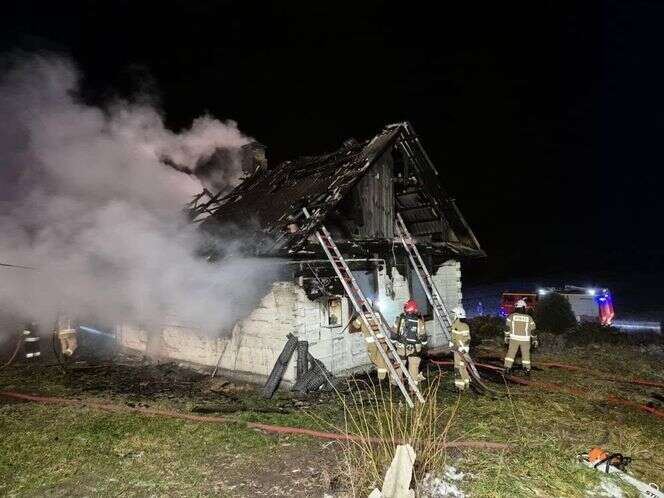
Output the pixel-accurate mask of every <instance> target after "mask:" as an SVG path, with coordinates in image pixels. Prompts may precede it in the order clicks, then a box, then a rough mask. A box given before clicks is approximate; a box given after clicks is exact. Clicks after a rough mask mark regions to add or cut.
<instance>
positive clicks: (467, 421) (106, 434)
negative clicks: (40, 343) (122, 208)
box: [0, 345, 664, 497]
mask: <svg viewBox="0 0 664 498" xmlns="http://www.w3.org/2000/svg"><path fill="white" fill-rule="evenodd" d="M482 353H484V354H485V355H499V354H501V353H502V351H500V350H493V351H482ZM544 361H551V362H558V363H570V364H574V365H578V366H582V367H588V368H594V369H595V370H596V371H597V375H593V376H588V375H585V374H584V373H582V372H569V371H565V370H557V369H544V370H541V371H535V372H534V374H533V380H537V381H542V382H548V383H558V384H562V385H566V386H569V387H573V388H576V389H580V390H581V391H583V393H584V395H583V396H571V395H568V394H564V393H560V392H555V393H554V392H547V391H544V390H542V389H533V388H532V387H525V386H515V385H510V386H505V385H501V384H495V383H494V384H491V385H492V386H493V387H494V388H495V389H496V390H498V391H500V392H501V393H502V395H501V396H498V397H496V398H495V399H492V398H490V397H479V396H475V395H472V394H468V393H465V394H463V395H461V396H459V395H457V394H456V392H455V391H454V389H453V383H452V373H451V371H449V370H447V371H442V372H440V373H439V372H438V370H437V369H432V370H430V371H429V384H428V386H427V387H425V389H426V397H427V403H425V404H424V405H418V408H417V409H416V410H414V411H411V410H407V409H405V408H404V407H403V403H402V404H400V403H399V396H400V395H399V394H398V393H397V392H396V391H395V392H393V393H392V392H390V391H389V389H386V388H385V387H384V386H383V387H381V386H380V385H371V384H369V385H368V386H362V385H360V384H355V385H353V386H351V389H350V390H349V391H348V392H347V393H344V394H343V395H342V397H341V398H334V397H330V398H326V399H327V401H325V402H323V403H320V404H312V405H311V406H310V407H309V408H307V409H304V410H294V411H293V412H292V413H288V414H282V413H275V414H268V413H256V412H252V411H250V410H249V411H246V412H241V413H238V415H237V418H238V419H241V420H252V421H260V422H265V423H273V424H280V425H292V426H300V427H309V428H315V429H323V430H328V431H329V430H330V428H331V427H334V428H337V429H339V430H347V431H348V432H351V433H354V434H359V435H363V436H366V437H367V438H368V437H369V436H378V437H380V438H382V439H384V440H385V441H387V443H384V444H378V445H376V444H369V443H368V441H364V442H363V441H360V442H358V443H353V444H347V445H345V446H338V445H337V444H334V445H331V446H325V445H327V444H329V443H323V442H320V441H312V440H309V439H305V438H303V437H287V438H286V437H283V436H273V435H266V434H262V433H260V432H256V431H253V430H248V429H245V428H242V427H239V426H237V425H223V424H208V423H196V422H188V421H182V420H174V419H164V418H157V417H145V416H142V415H137V414H130V413H127V414H120V413H112V414H111V413H103V412H98V411H94V410H90V409H88V408H85V407H76V406H56V405H40V404H36V403H5V404H2V403H3V402H2V401H0V434H2V438H0V495H8V496H91V495H96V496H119V495H122V496H148V495H150V496H211V495H215V496H252V495H253V494H252V493H250V492H248V491H246V490H245V492H244V494H243V493H241V492H239V491H238V490H237V489H233V487H232V485H231V484H232V483H233V482H238V481H242V480H244V481H246V482H250V481H252V480H255V479H257V478H259V477H260V476H261V475H262V474H263V473H264V471H266V469H267V467H268V466H269V462H270V461H271V460H273V459H274V458H275V456H276V455H279V454H282V453H283V452H284V451H287V450H291V451H293V452H294V453H293V454H294V455H296V456H299V457H301V458H303V459H305V460H306V459H308V458H310V457H312V456H313V455H314V454H320V453H321V452H323V453H325V454H330V455H334V454H336V455H338V456H341V457H342V458H341V464H340V465H339V466H338V467H337V466H335V463H334V459H332V458H331V459H330V460H329V462H328V463H327V465H328V466H327V467H326V468H325V469H324V472H326V473H327V474H328V475H329V476H335V475H339V476H340V481H341V484H342V487H343V488H344V489H345V492H346V493H347V495H352V494H353V493H355V495H357V496H366V494H368V493H367V492H368V491H369V490H370V488H371V487H372V486H374V485H377V484H380V482H381V481H382V477H383V476H384V472H385V469H386V467H387V465H388V464H389V462H390V461H391V457H392V454H393V452H394V448H395V447H396V443H397V441H400V440H406V441H410V442H411V443H412V444H413V446H414V447H415V449H416V452H417V460H416V481H417V482H420V480H421V479H422V477H423V476H424V475H425V474H426V473H433V474H435V475H441V474H442V471H443V469H444V467H445V465H448V464H451V465H454V466H455V467H457V468H458V469H459V470H461V471H463V472H464V473H465V474H466V478H464V480H463V481H462V482H461V484H460V487H462V488H463V489H464V490H465V491H467V492H470V493H471V494H472V495H473V496H486V497H502V496H504V497H521V496H523V497H527V496H556V497H557V496H565V497H567V496H569V497H576V496H585V495H586V494H587V492H588V491H589V490H592V489H594V488H595V486H596V485H597V484H598V483H599V480H600V477H601V476H600V475H599V473H596V472H594V471H591V470H589V469H585V468H583V467H581V466H579V465H578V464H577V462H576V455H577V454H579V453H581V452H584V451H587V450H588V449H589V448H591V447H593V446H601V447H603V448H606V449H607V450H609V451H620V452H621V453H624V454H626V455H630V456H633V457H635V460H634V461H633V463H632V464H631V466H630V469H631V472H632V473H633V474H634V475H635V476H636V477H638V478H641V479H643V480H644V481H647V482H656V483H658V484H660V485H663V484H664V473H663V472H662V469H664V421H662V419H660V418H656V417H654V416H652V415H649V414H646V413H642V412H639V411H637V410H634V409H633V408H630V407H625V406H611V405H608V404H606V403H604V402H603V400H604V399H605V398H606V396H607V395H615V396H619V397H623V398H627V399H632V400H635V401H639V402H644V401H646V400H647V399H648V397H649V393H650V392H651V391H653V388H647V387H646V388H644V387H641V386H635V385H629V384H618V383H615V382H611V381H608V380H606V379H604V378H603V376H602V375H601V373H602V372H606V373H610V374H611V375H614V376H615V375H618V376H619V375H624V376H627V377H643V378H647V379H651V380H660V381H662V380H664V366H663V365H661V363H658V362H657V361H655V360H649V359H648V358H647V357H645V356H643V355H642V354H641V352H640V351H639V349H638V347H633V346H627V345H625V346H613V345H612V346H597V345H589V346H585V347H573V348H570V349H568V350H566V351H565V352H564V353H561V354H559V355H555V356H553V355H544V354H539V353H537V352H536V353H535V357H534V365H535V366H537V364H538V362H544ZM62 375H63V374H60V373H58V372H57V370H56V369H53V368H49V369H48V372H47V371H40V372H37V371H32V372H26V371H24V370H20V369H12V368H10V369H6V370H4V371H0V386H1V388H2V389H14V390H17V391H23V392H42V393H47V394H51V395H59V396H67V395H69V396H74V395H75V396H76V397H83V398H84V399H88V398H90V399H95V400H100V399H101V400H104V401H112V402H116V403H126V402H127V401H128V400H129V397H128V396H125V395H117V394H110V393H98V394H96V395H95V396H88V395H85V394H82V393H80V392H73V391H69V390H68V387H67V384H66V383H64V382H63V380H64V377H63V376H62ZM287 398H288V394H286V393H280V394H279V395H278V397H277V399H276V400H273V401H270V402H266V401H264V400H261V399H259V397H258V394H257V393H247V394H243V399H244V400H245V402H246V403H247V405H248V406H253V405H254V404H255V405H257V406H270V404H271V403H272V404H279V403H282V402H284V400H286V399H287ZM131 401H132V402H134V403H137V402H144V403H147V404H149V405H150V406H153V407H164V408H175V409H178V410H186V409H188V408H191V406H193V405H194V404H197V403H198V401H197V400H194V399H173V400H169V399H159V400H157V399H142V400H141V399H137V397H136V396H131ZM344 407H345V409H344ZM445 440H447V441H455V440H486V441H495V442H504V443H508V444H509V445H510V450H509V451H486V450H477V449H463V450H459V449H452V450H449V451H442V450H441V447H440V445H438V444H437V443H438V442H440V441H445ZM284 444H288V445H290V446H288V447H285V446H284ZM322 447H325V448H326V449H325V450H321V448H322ZM286 458H287V459H290V458H291V456H290V455H289V456H287V457H286ZM258 469H260V471H258ZM285 472H286V471H283V470H281V468H276V470H275V472H274V473H275V474H279V473H281V474H284V473H285ZM233 473H235V474H234V476H230V477H234V479H230V478H229V474H233ZM337 480H339V479H337ZM622 487H623V489H624V490H625V496H636V494H635V493H634V492H633V491H632V490H631V489H630V488H628V487H625V486H622ZM284 494H286V492H284ZM318 494H319V495H320V494H322V493H318ZM304 496H306V494H305V495H304Z"/></svg>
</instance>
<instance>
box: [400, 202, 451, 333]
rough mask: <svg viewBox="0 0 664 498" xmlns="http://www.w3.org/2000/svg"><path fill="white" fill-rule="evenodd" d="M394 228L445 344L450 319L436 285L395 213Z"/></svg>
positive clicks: (403, 224) (404, 225)
mask: <svg viewBox="0 0 664 498" xmlns="http://www.w3.org/2000/svg"><path fill="white" fill-rule="evenodd" d="M395 228H396V232H397V237H399V239H400V240H401V244H402V245H403V247H404V249H405V250H406V254H408V259H410V264H411V266H412V267H413V269H414V270H415V274H416V275H417V278H418V279H419V281H420V283H421V284H422V288H423V289H424V293H425V294H426V296H427V299H428V300H429V303H430V304H431V307H432V308H433V312H434V315H435V316H436V319H437V320H438V323H439V324H440V329H441V330H442V331H443V337H444V338H445V340H446V341H447V342H449V340H450V330H451V329H452V319H451V318H450V313H449V311H448V310H447V306H445V302H444V301H443V298H442V297H441V296H440V293H439V292H438V289H437V288H436V284H435V283H434V281H433V278H431V274H430V273H429V270H427V267H426V265H425V264H424V261H423V260H422V256H420V251H418V249H417V245H416V244H415V241H414V240H413V237H412V236H411V235H410V232H409V231H408V228H407V227H406V223H404V221H403V218H402V217H401V214H400V213H396V222H395Z"/></svg>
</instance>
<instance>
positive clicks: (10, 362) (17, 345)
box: [0, 333, 23, 370]
mask: <svg viewBox="0 0 664 498" xmlns="http://www.w3.org/2000/svg"><path fill="white" fill-rule="evenodd" d="M22 344H23V334H22V333H19V336H18V339H16V347H15V348H14V352H13V353H12V355H11V356H10V357H9V360H7V363H5V364H4V365H0V370H2V369H3V368H7V367H8V366H9V365H11V364H12V363H13V362H14V360H15V359H16V355H17V354H18V352H19V350H20V349H21V345H22Z"/></svg>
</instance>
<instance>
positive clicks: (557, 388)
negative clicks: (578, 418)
mask: <svg viewBox="0 0 664 498" xmlns="http://www.w3.org/2000/svg"><path fill="white" fill-rule="evenodd" d="M431 363H433V364H434V365H440V366H446V365H454V362H451V361H435V360H432V361H431ZM475 366H476V367H479V368H483V369H485V370H493V371H494V372H498V373H501V374H502V373H503V372H504V369H503V368H500V367H497V366H495V365H488V364H486V363H475ZM505 379H507V380H509V381H510V382H514V383H515V384H521V385H524V386H529V387H539V388H541V389H544V390H547V391H552V392H562V393H566V394H569V395H571V396H577V397H581V398H586V399H587V398H588V397H587V395H586V393H585V391H582V390H581V389H576V388H574V387H569V386H561V385H560V384H553V383H548V382H538V381H535V380H527V379H520V378H518V377H514V376H505ZM606 402H607V403H610V404H614V405H624V406H631V407H633V408H637V409H638V410H641V411H643V412H646V413H649V414H651V415H654V416H656V417H659V418H664V411H662V410H657V409H655V408H652V407H650V406H646V405H642V404H640V403H637V402H636V401H631V400H628V399H623V398H618V397H616V396H609V397H608V398H606Z"/></svg>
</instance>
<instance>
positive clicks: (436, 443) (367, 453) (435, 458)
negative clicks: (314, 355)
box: [337, 377, 459, 496]
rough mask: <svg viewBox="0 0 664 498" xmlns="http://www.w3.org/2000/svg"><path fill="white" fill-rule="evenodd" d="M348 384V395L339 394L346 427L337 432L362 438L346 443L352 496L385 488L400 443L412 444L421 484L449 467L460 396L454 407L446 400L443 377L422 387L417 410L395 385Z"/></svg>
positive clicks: (345, 452)
mask: <svg viewBox="0 0 664 498" xmlns="http://www.w3.org/2000/svg"><path fill="white" fill-rule="evenodd" d="M349 383H350V386H349V387H350V389H349V390H348V395H347V396H345V397H344V396H340V399H341V401H342V404H343V409H344V410H343V412H344V427H342V428H337V430H342V431H343V432H344V433H346V434H353V435H356V436H360V437H359V439H358V440H355V441H346V442H344V443H343V446H344V457H343V458H344V462H343V471H344V473H345V477H346V480H347V482H348V485H349V487H350V488H351V490H352V494H353V496H362V495H364V494H366V492H368V491H370V490H371V489H372V488H373V487H380V486H381V484H382V480H383V477H384V475H385V471H386V469H387V467H388V466H389V464H390V463H391V461H392V458H393V457H394V453H395V451H396V447H397V446H398V445H400V444H410V445H411V446H412V447H413V449H414V450H415V454H416V455H417V459H416V461H415V469H414V474H415V476H414V478H415V481H416V482H418V481H420V480H422V479H423V478H424V476H425V475H426V474H427V473H430V472H432V471H434V470H440V469H442V468H444V467H445V459H446V451H445V443H446V441H447V436H448V432H449V429H450V426H451V424H452V421H453V420H454V416H455V413H456V410H457V408H458V404H459V403H458V398H457V402H456V403H455V404H453V405H451V406H449V405H448V406H446V407H445V406H444V405H443V404H442V403H441V401H440V397H439V391H440V379H439V378H438V377H436V378H435V379H434V380H433V382H432V383H430V384H429V385H428V386H426V387H425V388H424V389H423V390H422V394H423V396H424V398H425V402H424V403H416V405H415V407H414V408H412V409H411V408H409V407H408V405H406V403H405V402H404V401H403V398H402V396H401V393H400V392H399V390H398V389H397V388H396V387H390V386H388V385H387V384H386V383H375V382H373V381H372V380H371V379H369V380H363V381H359V380H356V379H353V380H350V381H349Z"/></svg>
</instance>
